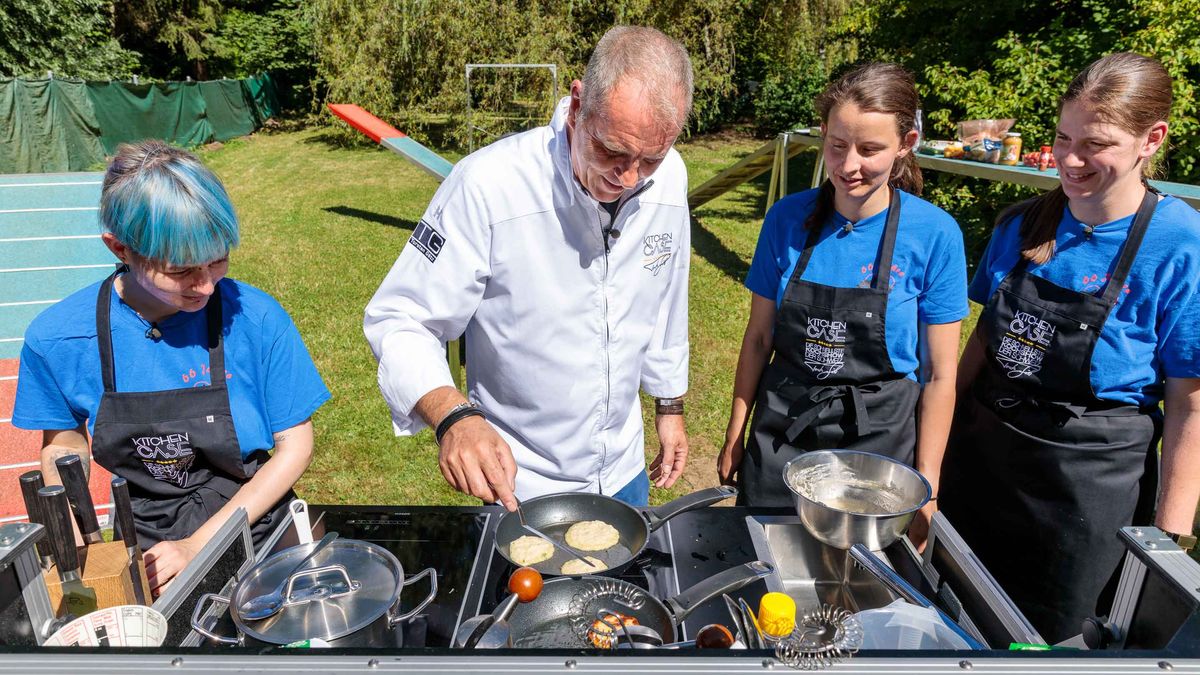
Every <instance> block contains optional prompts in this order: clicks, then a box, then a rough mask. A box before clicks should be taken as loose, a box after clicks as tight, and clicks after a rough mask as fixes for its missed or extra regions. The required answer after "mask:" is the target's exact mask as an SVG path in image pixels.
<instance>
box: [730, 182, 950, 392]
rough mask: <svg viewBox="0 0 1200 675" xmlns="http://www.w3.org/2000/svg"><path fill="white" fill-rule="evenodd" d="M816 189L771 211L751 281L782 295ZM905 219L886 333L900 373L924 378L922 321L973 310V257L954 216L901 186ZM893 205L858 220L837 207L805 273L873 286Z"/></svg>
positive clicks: (760, 290)
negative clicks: (970, 269)
mask: <svg viewBox="0 0 1200 675" xmlns="http://www.w3.org/2000/svg"><path fill="white" fill-rule="evenodd" d="M817 192H818V191H817V190H815V189H814V190H808V191H806V192H800V193H797V194H793V195H789V196H787V197H785V198H783V199H781V200H780V201H779V202H777V203H776V204H775V205H774V206H772V207H771V210H770V211H768V212H767V218H766V220H764V221H763V227H762V232H761V233H760V234H759V236H758V247H757V249H755V251H754V260H753V261H752V262H751V263H750V272H749V274H747V275H746V288H749V289H750V290H751V291H753V292H754V293H757V294H758V295H761V296H763V297H764V298H774V299H775V306H776V307H779V305H780V304H781V303H782V302H783V294H784V291H785V290H786V288H787V283H788V280H789V279H791V277H792V272H793V271H794V270H795V268H796V261H797V260H799V259H800V253H801V252H802V251H803V250H804V242H805V239H806V238H807V237H808V230H807V229H805V228H804V221H805V219H807V218H808V215H809V214H810V213H812V210H813V207H814V206H815V201H816V196H817ZM899 194H900V224H899V227H898V229H897V232H896V249H895V252H894V253H893V254H892V271H891V275H890V284H891V292H890V293H889V294H888V309H887V320H886V321H887V331H886V340H887V348H888V355H889V356H890V357H891V360H892V367H893V368H895V369H896V372H899V373H905V374H906V375H907V376H908V378H909V379H913V380H915V379H917V377H916V371H917V368H918V366H919V365H920V358H919V356H918V342H919V339H920V332H919V329H918V325H919V323H926V324H939V323H952V322H954V321H961V320H962V319H963V318H964V317H966V316H967V313H968V307H967V263H966V254H965V253H964V252H963V237H962V230H960V229H959V227H958V223H956V222H955V221H954V218H953V217H951V216H950V214H948V213H946V212H945V211H943V210H941V209H939V208H938V207H936V206H934V205H933V204H930V203H929V202H927V201H925V200H924V199H921V198H920V197H916V196H914V195H910V194H908V193H906V192H903V191H901V192H900V193H899ZM886 218H887V210H886V209H884V210H883V211H881V212H880V213H877V214H875V215H873V216H871V217H870V218H864V219H863V220H861V221H859V222H857V223H855V224H854V228H853V229H852V230H851V231H849V232H847V231H845V229H844V227H843V226H844V225H845V224H846V223H847V222H848V221H847V220H846V218H844V217H843V216H841V215H840V214H838V213H836V212H835V213H834V215H833V217H832V218H831V219H830V222H828V223H826V224H825V226H824V227H823V228H822V229H821V235H820V239H819V240H818V241H817V245H816V246H815V247H814V248H813V254H812V259H811V260H809V262H808V267H807V268H805V270H804V274H803V275H802V276H801V279H802V280H804V281H811V282H814V283H818V284H822V285H826V286H836V287H839V288H855V287H867V286H870V285H871V282H872V280H873V279H874V278H875V261H876V260H877V259H878V257H879V244H880V240H881V239H882V238H883V229H884V222H885V220H886Z"/></svg>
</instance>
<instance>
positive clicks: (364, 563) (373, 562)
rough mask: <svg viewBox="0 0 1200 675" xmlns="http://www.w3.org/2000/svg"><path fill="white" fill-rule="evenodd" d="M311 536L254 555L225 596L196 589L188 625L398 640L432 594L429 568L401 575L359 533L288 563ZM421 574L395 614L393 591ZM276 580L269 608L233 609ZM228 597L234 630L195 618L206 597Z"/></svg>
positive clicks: (269, 639)
mask: <svg viewBox="0 0 1200 675" xmlns="http://www.w3.org/2000/svg"><path fill="white" fill-rule="evenodd" d="M315 546H316V544H315V543H309V544H301V545H299V546H293V547H291V548H289V549H287V550H284V551H280V552H279V553H277V554H275V555H273V556H271V557H269V558H267V559H266V560H264V561H262V562H261V563H259V564H258V565H256V566H255V567H254V568H252V569H251V570H250V572H249V573H247V574H246V577H245V578H244V579H242V580H241V581H240V582H238V584H237V586H236V587H235V588H234V591H233V595H232V597H229V598H226V597H224V596H221V595H217V594H215V593H207V594H205V595H203V596H202V597H201V598H200V600H199V602H197V603H196V607H195V609H194V610H193V611H192V628H193V629H195V631H196V632H197V633H200V634H201V635H203V636H205V637H207V638H209V639H210V640H214V641H216V642H219V643H221V644H232V645H248V646H272V645H287V644H291V643H293V642H299V641H302V640H312V639H320V640H324V641H326V642H328V643H329V644H330V646H333V647H381V646H387V647H398V646H401V645H402V644H403V623H404V622H406V621H407V620H409V619H411V618H412V617H413V616H416V615H417V614H418V613H419V612H420V611H421V610H423V609H425V607H426V606H428V605H429V603H431V602H433V599H434V598H435V597H436V596H437V573H436V572H435V571H434V569H433V568H432V567H430V568H427V569H424V570H422V571H421V572H420V573H418V574H416V575H414V576H411V577H408V578H405V576H404V568H403V567H402V566H401V565H400V561H398V560H396V556H394V555H392V554H391V552H389V551H388V550H386V549H384V548H382V547H380V546H376V545H375V544H371V543H368V542H365V541H357V540H354V539H339V540H336V541H334V542H332V543H330V544H329V545H328V546H327V547H326V548H325V549H324V550H323V551H321V552H319V553H317V555H316V556H315V557H314V558H313V559H312V560H311V561H309V563H308V565H306V566H305V567H304V569H301V570H298V571H294V572H293V568H295V566H296V564H297V563H299V562H300V560H301V559H302V558H304V557H305V556H306V555H308V553H309V552H310V551H311V550H312V549H313V547H315ZM421 577H429V586H430V590H429V595H428V596H427V597H426V598H425V599H424V600H422V601H421V602H420V603H419V604H418V605H417V606H416V607H415V608H413V609H412V610H410V611H408V612H406V613H404V614H400V613H398V612H399V605H400V592H401V590H403V589H404V587H405V586H408V585H410V584H412V583H413V582H415V581H417V580H418V579H420V578H421ZM281 583H283V584H284V588H285V591H284V598H285V603H284V606H283V608H282V609H280V610H279V613H277V614H275V615H274V616H270V617H267V618H265V619H261V620H259V621H250V620H247V619H244V618H243V617H242V616H241V615H240V613H239V612H238V608H239V607H241V606H242V605H243V604H244V603H245V602H246V601H247V600H250V599H251V598H255V597H258V596H261V595H263V594H265V593H270V592H271V591H273V590H274V589H275V588H276V587H277V586H278V585H279V584H281ZM210 601H211V602H217V603H225V604H228V605H229V615H230V617H231V618H232V619H233V623H234V625H236V626H237V630H238V635H237V636H236V637H229V636H224V635H217V634H215V633H213V632H212V630H210V628H209V627H208V626H205V625H203V623H204V622H203V621H202V617H203V615H204V608H205V606H206V605H207V604H208V603H209V602H210Z"/></svg>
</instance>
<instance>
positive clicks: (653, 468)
mask: <svg viewBox="0 0 1200 675" xmlns="http://www.w3.org/2000/svg"><path fill="white" fill-rule="evenodd" d="M654 428H655V429H656V430H658V440H659V443H660V444H661V448H660V449H659V451H658V457H655V458H654V461H653V462H650V480H651V481H653V482H654V486H655V487H659V488H669V487H671V486H672V485H674V484H675V481H677V480H679V477H680V476H681V475H683V469H684V467H685V466H687V456H688V439H687V429H686V428H685V427H684V425H683V415H656V416H655V418H654Z"/></svg>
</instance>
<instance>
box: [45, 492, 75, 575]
mask: <svg viewBox="0 0 1200 675" xmlns="http://www.w3.org/2000/svg"><path fill="white" fill-rule="evenodd" d="M38 497H39V498H40V499H41V500H42V513H44V514H45V516H46V525H47V526H48V528H47V529H49V530H50V545H51V546H53V547H54V560H55V561H56V562H57V563H58V577H59V578H60V579H62V580H63V581H71V580H72V579H69V578H68V576H69V575H70V574H71V573H72V572H74V573H75V575H76V578H78V574H79V552H78V551H76V550H75V532H74V531H73V530H72V529H71V506H70V504H68V503H67V491H66V490H65V489H64V488H63V486H61V485H50V486H48V487H44V488H42V489H41V490H38Z"/></svg>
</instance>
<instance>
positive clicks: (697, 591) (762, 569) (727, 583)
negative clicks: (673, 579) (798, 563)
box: [667, 560, 775, 623]
mask: <svg viewBox="0 0 1200 675" xmlns="http://www.w3.org/2000/svg"><path fill="white" fill-rule="evenodd" d="M774 571H775V566H774V565H772V564H771V563H769V562H764V561H762V560H753V561H751V562H748V563H746V564H744V565H738V566H737V567H733V568H731V569H727V570H725V571H724V572H721V573H719V574H714V575H713V576H711V577H709V578H707V579H705V580H704V581H701V582H700V583H698V584H696V585H695V586H692V587H691V588H689V589H687V590H685V591H683V592H682V593H680V594H679V595H676V596H675V597H673V598H668V599H667V609H669V610H670V611H671V614H673V615H674V616H675V623H683V620H684V619H686V618H687V617H688V615H689V614H691V613H692V612H693V611H694V610H695V609H696V608H697V607H699V606H700V605H702V604H704V603H706V602H708V601H709V600H712V599H713V598H715V597H717V596H718V595H721V594H722V593H732V592H734V591H736V590H738V589H739V588H742V587H743V586H747V585H749V584H750V583H751V582H753V581H756V580H758V579H761V578H763V577H765V576H768V575H770V574H772V573H773V572H774Z"/></svg>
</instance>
